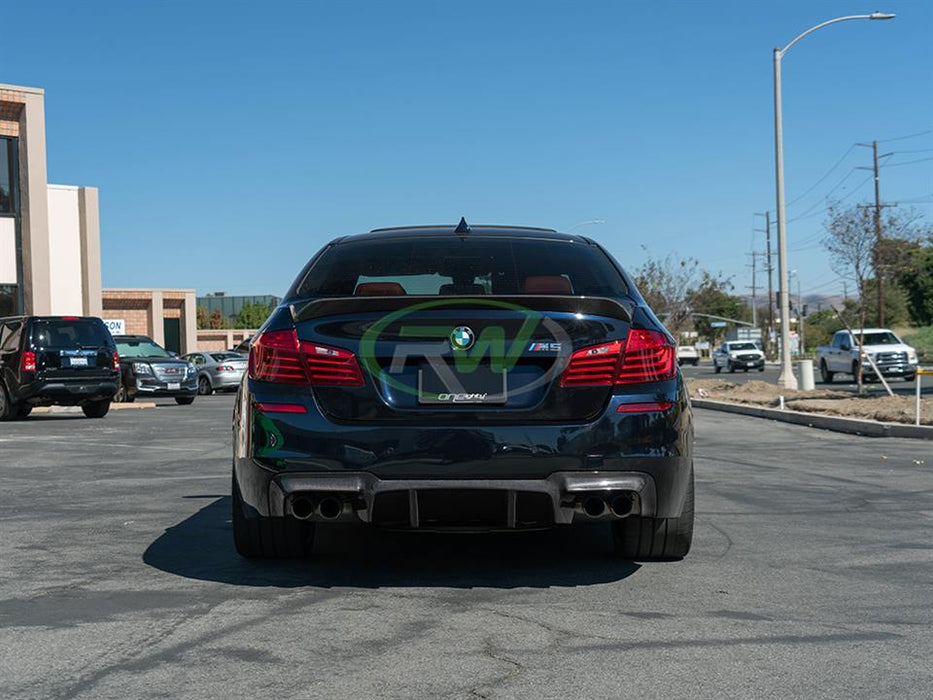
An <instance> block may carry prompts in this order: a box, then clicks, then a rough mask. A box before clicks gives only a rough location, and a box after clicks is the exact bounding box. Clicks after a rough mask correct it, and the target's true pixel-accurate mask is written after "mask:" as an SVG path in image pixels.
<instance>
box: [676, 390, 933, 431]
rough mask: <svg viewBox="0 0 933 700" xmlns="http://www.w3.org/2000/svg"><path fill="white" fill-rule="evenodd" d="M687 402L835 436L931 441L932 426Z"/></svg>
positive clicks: (713, 409)
mask: <svg viewBox="0 0 933 700" xmlns="http://www.w3.org/2000/svg"><path fill="white" fill-rule="evenodd" d="M691 403H692V404H693V405H694V407H696V408H705V409H708V410H712V411H724V412H725V413H738V414H740V415H743V416H754V417H756V418H768V419H770V420H776V421H781V422H782V423H794V424H795V425H805V426H807V427H808V428H820V429H821V430H832V431H834V432H837V433H848V434H849V435H864V436H867V437H899V438H916V439H919V440H933V427H931V426H923V425H921V426H916V425H907V424H906V423H881V422H879V421H874V420H859V419H857V418H842V417H840V416H827V415H825V414H822V413H804V412H803V411H787V410H784V411H782V410H781V409H779V408H765V407H763V406H749V405H747V404H740V403H729V402H727V401H712V400H710V399H691Z"/></svg>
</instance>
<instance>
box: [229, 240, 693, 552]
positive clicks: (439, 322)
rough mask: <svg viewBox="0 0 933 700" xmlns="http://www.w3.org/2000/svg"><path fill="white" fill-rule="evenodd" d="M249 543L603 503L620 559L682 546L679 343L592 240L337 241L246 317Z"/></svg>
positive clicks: (238, 443)
mask: <svg viewBox="0 0 933 700" xmlns="http://www.w3.org/2000/svg"><path fill="white" fill-rule="evenodd" d="M233 458H234V459H233V462H234V466H233V479H232V493H233V498H232V525H233V539H234V542H235V544H236V548H237V550H238V551H239V552H240V554H241V555H243V556H247V557H297V556H304V555H306V554H308V553H309V552H310V551H311V547H312V543H313V539H314V533H315V525H316V524H317V523H320V522H329V521H335V520H356V521H362V522H365V523H369V524H371V525H374V526H383V527H390V528H410V529H416V528H422V529H430V530H436V529H445V528H454V529H459V530H468V531H477V530H480V531H482V530H500V529H501V530H515V529H534V528H544V527H550V526H552V525H569V524H571V523H573V522H575V521H581V520H582V521H602V522H604V523H606V524H607V528H611V532H612V533H613V541H614V543H615V548H616V552H617V554H618V555H619V556H621V557H622V558H625V559H639V560H649V559H670V558H680V557H682V556H684V555H685V554H687V552H688V550H689V549H690V543H691V540H692V536H693V512H694V506H693V502H694V500H693V489H694V486H693V484H694V478H693V415H692V411H691V407H690V401H689V398H688V394H687V390H686V388H685V385H684V381H683V378H682V377H681V374H680V370H679V369H678V366H677V362H676V350H675V344H674V340H673V338H672V337H671V335H670V334H669V333H668V332H667V331H666V330H665V329H664V327H663V326H662V325H661V323H660V321H659V320H658V319H657V317H656V316H655V315H654V313H652V311H651V309H649V308H648V306H647V304H646V302H645V300H644V299H643V297H642V296H641V294H640V293H639V292H638V290H637V288H636V287H635V285H634V283H633V282H632V279H631V277H629V275H628V274H627V273H626V272H624V271H623V269H622V268H621V267H620V266H619V265H618V263H617V262H615V261H614V260H613V259H612V258H611V257H610V255H609V254H608V253H607V252H606V251H605V250H604V249H603V248H602V247H600V246H599V245H598V244H596V243H594V242H593V241H591V240H589V239H587V238H584V237H581V236H576V235H571V234H560V233H557V232H555V231H553V230H549V229H525V228H517V227H516V228H511V227H485V226H484V227H472V228H471V227H468V226H467V225H466V222H461V224H460V225H459V226H458V227H457V228H456V229H455V228H454V227H453V226H451V227H416V228H403V229H391V230H383V231H377V232H372V233H370V234H364V235H360V236H350V237H345V238H341V239H338V240H336V241H333V242H332V243H330V244H328V245H327V246H325V247H324V249H323V250H322V251H321V252H320V253H319V254H318V255H316V256H315V257H314V258H312V260H311V261H310V262H309V263H308V264H307V265H306V266H305V268H304V269H303V270H302V271H301V273H300V274H299V275H298V277H297V279H296V280H295V282H294V284H293V285H292V287H291V289H290V290H289V291H288V293H287V296H286V299H285V302H284V303H283V304H282V305H281V306H279V307H278V308H277V309H276V310H275V311H274V312H273V313H272V314H271V315H270V317H269V318H268V319H267V320H266V322H265V324H264V325H263V327H262V328H261V329H260V331H259V332H257V334H256V337H255V338H254V339H253V342H252V345H251V348H250V359H249V371H248V379H247V380H246V381H245V382H244V383H243V385H242V387H241V389H240V391H239V393H238V395H237V401H236V405H235V409H234V436H233Z"/></svg>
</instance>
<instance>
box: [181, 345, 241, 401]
mask: <svg viewBox="0 0 933 700" xmlns="http://www.w3.org/2000/svg"><path fill="white" fill-rule="evenodd" d="M184 359H186V360H188V362H193V363H194V365H195V367H197V368H198V393H199V394H200V395H201V396H208V395H210V394H213V393H214V392H215V391H227V390H235V389H236V388H237V387H239V386H240V380H242V379H243V373H244V372H245V371H246V367H247V365H248V364H249V359H248V358H247V357H245V356H243V355H241V354H239V353H236V352H229V351H222V352H221V351H218V352H193V353H191V354H190V355H185V358H184Z"/></svg>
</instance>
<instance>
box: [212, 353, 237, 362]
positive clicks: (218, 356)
mask: <svg viewBox="0 0 933 700" xmlns="http://www.w3.org/2000/svg"><path fill="white" fill-rule="evenodd" d="M211 357H212V358H214V362H223V361H224V360H242V359H244V357H243V356H242V355H241V354H240V353H238V352H212V353H211Z"/></svg>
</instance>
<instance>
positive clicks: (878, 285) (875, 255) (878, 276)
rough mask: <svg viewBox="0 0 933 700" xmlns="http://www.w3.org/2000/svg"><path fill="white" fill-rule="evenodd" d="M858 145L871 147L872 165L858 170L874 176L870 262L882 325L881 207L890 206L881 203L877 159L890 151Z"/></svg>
mask: <svg viewBox="0 0 933 700" xmlns="http://www.w3.org/2000/svg"><path fill="white" fill-rule="evenodd" d="M858 145H859V146H862V147H864V148H871V155H872V166H871V168H859V170H871V171H872V172H873V173H874V176H875V212H874V227H875V249H874V251H873V252H872V264H873V266H874V268H875V290H876V296H877V297H878V325H879V326H884V280H883V278H882V269H881V267H882V265H881V249H882V236H881V209H882V208H884V207H887V206H892V205H890V204H882V203H881V178H880V177H879V176H878V161H879V160H880V159H881V158H887V157H888V156H890V155H893V154H892V153H885V154H884V155H882V156H879V155H878V142H877V141H872V142H871V144H867V143H860V144H858Z"/></svg>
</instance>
